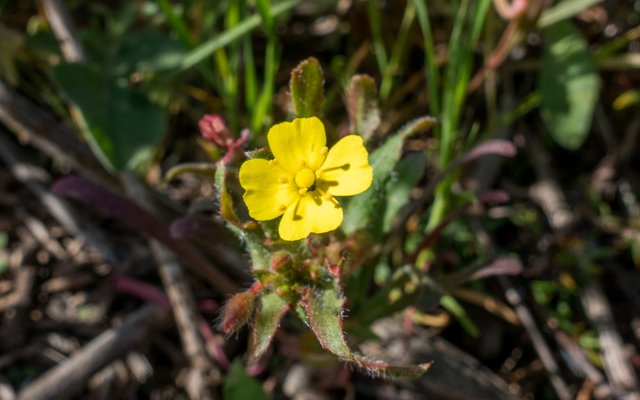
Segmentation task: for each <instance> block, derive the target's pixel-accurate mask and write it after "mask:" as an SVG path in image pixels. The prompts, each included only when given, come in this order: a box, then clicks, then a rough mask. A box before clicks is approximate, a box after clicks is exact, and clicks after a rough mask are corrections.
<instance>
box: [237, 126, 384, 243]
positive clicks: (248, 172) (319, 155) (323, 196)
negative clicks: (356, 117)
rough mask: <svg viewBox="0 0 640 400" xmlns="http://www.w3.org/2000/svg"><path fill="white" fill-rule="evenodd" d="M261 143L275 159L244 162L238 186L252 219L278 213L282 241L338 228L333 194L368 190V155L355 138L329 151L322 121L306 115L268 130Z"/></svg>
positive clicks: (339, 220)
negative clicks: (242, 191)
mask: <svg viewBox="0 0 640 400" xmlns="http://www.w3.org/2000/svg"><path fill="white" fill-rule="evenodd" d="M267 140H268V141H269V147H270V148H271V152H272V153H273V156H274V157H275V159H274V160H264V159H257V158H254V159H251V160H248V161H245V162H244V163H243V164H242V166H241V167H240V184H241V185H242V187H243V188H244V190H245V193H244V196H243V198H244V202H245V203H246V204H247V208H248V209H249V215H250V216H251V217H252V218H254V219H256V220H259V221H267V220H271V219H274V218H277V217H279V216H281V215H283V214H284V215H283V217H282V219H281V220H280V225H279V226H278V233H279V234H280V237H281V238H282V239H284V240H299V239H304V238H305V237H307V236H309V233H311V232H313V233H324V232H329V231H332V230H334V229H336V228H338V226H340V223H342V207H341V206H340V203H338V201H337V200H336V199H335V198H334V196H353V195H356V194H358V193H361V192H363V191H365V190H367V188H369V186H371V180H372V179H373V170H372V169H371V166H370V165H369V160H368V156H369V154H368V153H367V149H365V147H364V145H363V143H362V138H361V137H360V136H358V135H348V136H345V137H343V138H342V139H340V140H339V141H338V143H336V144H335V145H334V146H333V147H332V148H331V150H329V149H327V147H326V146H325V145H326V141H327V138H326V135H325V132H324V126H323V125H322V122H321V121H320V120H319V119H318V118H316V117H311V118H297V119H295V120H293V122H283V123H281V124H277V125H275V126H273V127H271V129H270V130H269V133H268V135H267Z"/></svg>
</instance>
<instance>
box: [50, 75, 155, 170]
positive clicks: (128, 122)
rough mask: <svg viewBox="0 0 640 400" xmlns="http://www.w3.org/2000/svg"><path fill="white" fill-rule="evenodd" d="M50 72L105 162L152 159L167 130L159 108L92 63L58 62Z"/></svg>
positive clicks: (133, 163)
mask: <svg viewBox="0 0 640 400" xmlns="http://www.w3.org/2000/svg"><path fill="white" fill-rule="evenodd" d="M51 73H52V76H53V79H54V80H55V81H56V83H57V84H58V85H59V86H60V88H61V89H62V91H63V93H64V95H65V97H66V98H67V100H68V101H70V102H71V103H73V104H74V105H75V106H76V107H77V108H78V110H79V111H80V113H81V114H82V120H83V121H82V122H81V123H82V124H83V125H84V126H83V127H82V128H83V131H84V133H85V134H86V136H87V138H88V140H89V143H90V145H91V147H92V149H93V150H94V152H95V153H96V154H97V155H98V157H99V158H100V160H101V161H102V162H103V163H104V164H105V166H107V167H108V168H110V169H115V170H119V171H121V170H126V169H128V170H133V169H137V168H139V167H141V166H144V165H145V164H146V163H148V162H149V161H150V159H151V156H152V155H153V150H154V147H155V146H156V145H158V144H159V143H160V141H161V140H162V138H163V136H164V133H165V131H166V121H165V116H164V113H163V112H162V111H161V110H159V109H157V108H156V107H155V106H154V105H153V104H151V103H150V102H149V100H148V99H147V98H146V97H145V96H144V95H142V94H141V93H138V92H136V91H135V90H133V89H132V88H130V87H129V86H126V84H122V83H121V82H120V81H117V80H116V79H115V78H110V77H107V76H104V75H103V74H102V73H101V71H100V69H99V68H98V67H97V66H95V65H90V64H69V63H61V64H58V65H56V66H55V67H53V68H52V71H51Z"/></svg>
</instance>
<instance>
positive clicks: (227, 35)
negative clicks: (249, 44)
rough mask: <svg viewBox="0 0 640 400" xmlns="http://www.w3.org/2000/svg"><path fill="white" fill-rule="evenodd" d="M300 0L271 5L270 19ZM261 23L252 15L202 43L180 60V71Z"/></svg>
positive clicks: (289, 0)
mask: <svg viewBox="0 0 640 400" xmlns="http://www.w3.org/2000/svg"><path fill="white" fill-rule="evenodd" d="M300 1H301V0H285V1H282V2H280V3H278V4H275V5H273V7H271V11H270V14H271V16H272V17H277V16H278V15H280V14H282V13H284V12H286V11H288V10H290V9H292V8H293V7H295V6H296V5H297V4H298V3H300ZM261 22H262V18H261V17H260V16H259V15H252V16H251V17H248V18H246V19H244V20H243V21H242V22H241V23H239V24H238V25H236V26H235V27H233V28H232V29H229V30H227V31H225V32H224V33H222V34H220V35H217V36H215V37H213V38H212V39H210V40H208V41H206V42H204V43H202V44H201V45H199V46H198V47H196V48H195V49H193V50H192V51H190V52H189V54H187V56H186V57H185V58H184V59H183V60H182V64H181V69H182V70H186V69H189V68H191V67H193V66H194V65H196V64H198V63H199V62H201V61H203V60H204V59H206V58H207V57H209V56H210V55H212V54H213V53H214V52H215V51H216V50H218V49H221V48H223V47H225V46H226V45H228V44H229V43H232V42H234V41H236V40H238V39H240V38H241V37H242V36H244V35H245V34H247V33H249V32H251V30H253V29H255V28H257V27H259V26H260V23H261Z"/></svg>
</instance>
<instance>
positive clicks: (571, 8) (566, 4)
mask: <svg viewBox="0 0 640 400" xmlns="http://www.w3.org/2000/svg"><path fill="white" fill-rule="evenodd" d="M602 1H603V0H563V1H560V2H558V3H557V4H555V5H554V6H553V7H550V8H547V9H546V10H544V12H543V13H542V15H541V16H540V19H539V20H538V28H546V27H547V26H550V25H553V24H555V23H556V22H560V21H562V20H565V19H568V18H571V17H573V16H575V15H576V14H578V13H580V12H582V11H584V10H586V9H587V8H589V7H591V6H593V5H595V4H598V3H602Z"/></svg>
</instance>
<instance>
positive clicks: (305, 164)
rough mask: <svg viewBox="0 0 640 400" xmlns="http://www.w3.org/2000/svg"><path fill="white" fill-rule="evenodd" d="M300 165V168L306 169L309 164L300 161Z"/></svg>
mask: <svg viewBox="0 0 640 400" xmlns="http://www.w3.org/2000/svg"><path fill="white" fill-rule="evenodd" d="M298 165H299V166H300V168H304V167H306V166H307V162H306V161H305V160H300V161H298Z"/></svg>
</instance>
